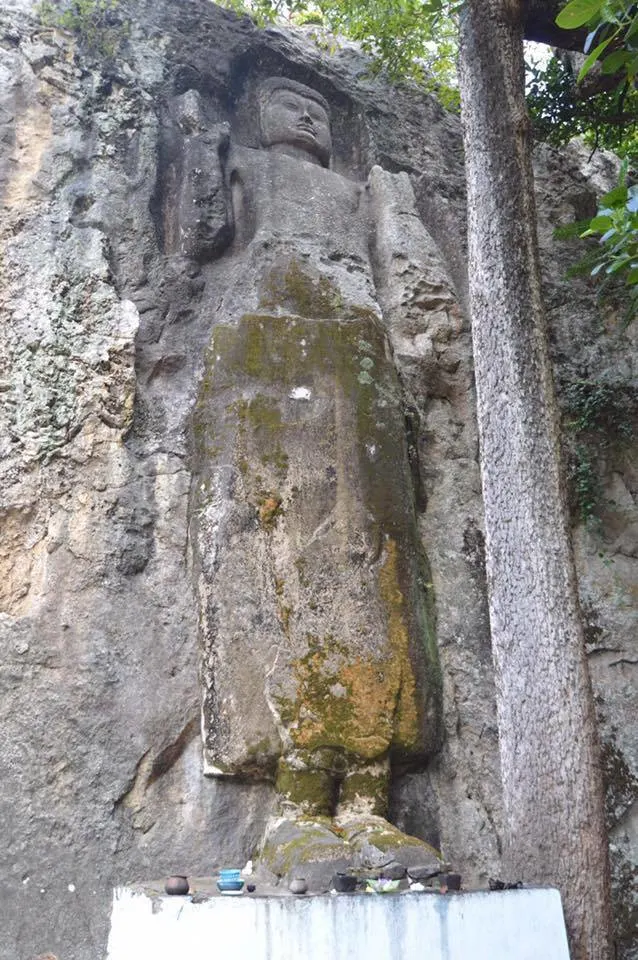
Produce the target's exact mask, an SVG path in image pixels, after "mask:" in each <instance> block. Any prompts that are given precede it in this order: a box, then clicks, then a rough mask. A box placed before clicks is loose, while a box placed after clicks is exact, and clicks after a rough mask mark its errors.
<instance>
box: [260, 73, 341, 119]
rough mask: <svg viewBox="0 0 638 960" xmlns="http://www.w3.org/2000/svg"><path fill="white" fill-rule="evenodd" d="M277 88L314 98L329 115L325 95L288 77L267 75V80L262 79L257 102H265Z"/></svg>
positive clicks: (328, 105) (328, 106)
mask: <svg viewBox="0 0 638 960" xmlns="http://www.w3.org/2000/svg"><path fill="white" fill-rule="evenodd" d="M277 90H292V91H293V93H298V94H300V96H302V97H309V98H310V99H311V100H315V101H316V103H318V104H319V105H320V106H321V107H323V109H324V110H325V111H326V113H327V114H328V117H330V104H329V103H328V101H327V100H326V98H325V97H322V96H321V94H320V93H317V91H316V90H313V89H312V87H307V86H306V85H305V84H304V83H297V81H296V80H289V79H288V77H268V79H267V80H264V82H263V83H262V84H261V85H260V87H259V92H258V98H259V102H260V103H261V104H264V103H267V102H268V100H270V98H271V96H272V95H273V93H275V92H276V91H277Z"/></svg>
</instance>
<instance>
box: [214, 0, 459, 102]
mask: <svg viewBox="0 0 638 960" xmlns="http://www.w3.org/2000/svg"><path fill="white" fill-rule="evenodd" d="M221 2H222V4H223V5H224V6H226V7H229V8H231V9H233V10H235V11H236V12H238V13H247V14H249V15H250V16H251V17H252V18H253V19H254V20H255V21H256V22H257V23H260V24H262V25H263V24H265V23H269V22H272V21H275V20H277V19H283V20H286V21H287V22H289V23H293V24H307V23H311V24H313V25H316V26H318V27H323V28H324V29H325V30H329V31H331V32H333V33H336V34H339V35H341V36H344V37H349V38H350V39H352V40H356V41H357V42H358V43H360V44H361V47H362V49H363V50H364V51H365V52H366V53H368V54H369V55H370V56H371V57H372V60H373V64H374V69H375V70H377V71H378V70H381V69H383V70H385V71H386V73H387V74H388V76H389V77H390V78H391V79H392V80H394V81H401V80H406V79H409V80H413V81H416V82H418V83H421V84H423V85H424V86H425V88H426V89H427V90H430V91H433V92H435V93H437V95H438V96H439V99H440V100H441V102H442V103H443V104H444V106H446V107H448V108H449V109H458V102H459V98H458V90H457V84H456V52H457V41H456V37H457V33H458V26H457V13H458V10H459V8H460V5H461V4H460V0H452V2H449V0H368V2H362V0H315V2H310V3H308V2H304V0H221Z"/></svg>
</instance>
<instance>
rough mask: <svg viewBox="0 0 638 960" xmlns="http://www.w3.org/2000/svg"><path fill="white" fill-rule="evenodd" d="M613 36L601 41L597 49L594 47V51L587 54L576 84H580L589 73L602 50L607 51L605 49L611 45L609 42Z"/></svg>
mask: <svg viewBox="0 0 638 960" xmlns="http://www.w3.org/2000/svg"><path fill="white" fill-rule="evenodd" d="M615 36H616V34H613V35H612V36H611V37H607V39H606V40H603V42H602V43H599V44H598V46H597V47H594V49H593V50H592V52H591V53H590V54H589V56H588V57H587V59H586V60H585V62H584V64H583V65H582V67H581V68H580V70H579V72H578V77H577V82H578V83H580V81H581V80H582V79H583V77H585V76H587V74H588V73H589V71H590V70H591V68H592V67H593V65H594V64H595V63H596V61H597V60H598V58H599V56H600V55H601V53H602V52H603V50H606V49H607V47H608V46H609V44H610V43H611V41H612V40H613V39H614V37H615Z"/></svg>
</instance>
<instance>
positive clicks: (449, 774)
mask: <svg viewBox="0 0 638 960" xmlns="http://www.w3.org/2000/svg"><path fill="white" fill-rule="evenodd" d="M124 21H128V23H129V28H128V29H123V27H122V24H123V23H124ZM108 30H109V31H110V33H109V36H110V38H111V48H112V49H117V50H118V53H117V56H116V57H115V58H114V59H111V58H109V57H105V56H100V55H99V53H98V54H97V55H95V56H93V58H91V55H90V54H88V53H87V52H86V50H83V49H82V48H81V44H79V43H78V41H77V39H74V38H73V37H70V36H69V35H67V34H63V33H60V32H56V31H55V30H52V29H50V28H45V27H43V25H42V24H41V23H39V21H38V20H37V18H36V16H35V14H34V13H33V8H32V6H31V5H30V4H29V3H27V2H21V3H16V2H14V3H8V2H5V3H4V4H3V8H2V11H0V78H1V79H0V125H1V129H0V143H1V144H2V147H1V150H0V192H1V196H2V204H3V217H2V224H1V227H0V231H1V233H2V261H1V263H0V278H1V279H0V310H1V311H2V336H3V342H2V351H1V354H0V355H1V356H2V364H3V369H2V372H1V374H0V390H1V394H0V404H1V413H2V433H1V435H0V444H1V445H2V450H1V453H2V468H1V469H2V480H1V483H0V497H1V500H0V515H1V517H2V534H3V535H2V543H1V544H0V573H1V575H0V584H1V587H0V590H1V592H2V608H1V609H2V614H1V619H0V628H1V630H2V641H3V645H2V648H3V651H4V656H3V658H2V663H1V665H0V691H1V694H2V695H1V698H0V731H1V732H0V824H1V825H2V843H3V849H4V850H5V858H4V861H5V864H6V867H5V869H4V871H3V876H2V896H1V897H0V957H1V958H2V960H4V958H7V960H9V958H11V960H29V958H31V957H32V956H35V955H38V954H43V953H46V952H47V951H51V952H52V953H53V954H55V955H56V956H59V957H60V958H64V960H96V958H98V957H100V956H102V955H103V952H104V946H105V943H106V932H107V921H108V913H109V908H110V888H111V885H112V884H114V883H121V882H125V881H127V880H138V879H144V878H147V877H149V876H158V875H161V874H163V873H165V874H169V873H174V872H176V871H178V872H184V871H186V872H190V873H192V874H193V875H197V874H200V875H201V874H210V873H211V872H212V870H213V869H214V867H215V866H216V865H218V864H222V865H227V866H228V865H241V863H242V862H243V861H244V860H245V859H247V857H248V856H249V855H250V854H251V853H252V852H253V849H254V848H255V847H256V844H257V842H258V840H259V838H260V837H261V835H262V833H263V830H264V826H265V824H266V822H268V820H269V819H270V817H271V815H272V813H273V800H274V797H273V788H272V786H271V785H270V784H268V783H256V784H252V785H249V784H246V783H238V782H235V781H219V780H211V779H207V778H205V777H204V776H203V775H202V760H201V738H200V729H199V726H200V716H199V715H200V688H199V682H198V663H199V654H198V641H197V615H198V614H197V611H198V603H197V597H196V594H195V584H194V577H193V571H192V569H191V568H190V566H189V564H190V560H189V557H190V548H189V543H188V511H189V500H190V497H191V484H192V456H193V448H192V444H191V433H190V423H191V416H192V411H193V407H194V405H195V402H196V399H197V396H198V391H199V389H200V383H201V378H202V374H203V368H204V355H205V348H206V347H207V345H208V344H209V342H210V338H211V333H212V328H213V326H214V325H215V322H216V314H215V305H216V303H217V299H218V297H219V295H220V293H221V291H222V290H223V262H224V258H223V257H222V260H220V261H218V262H217V263H216V264H214V265H208V264H204V265H201V264H199V263H196V262H194V261H193V258H192V257H191V256H190V253H189V251H190V250H191V247H190V246H189V244H191V243H195V242H200V240H201V236H198V237H196V238H195V239H194V240H193V239H192V238H191V239H189V238H186V239H185V240H184V241H183V242H182V241H180V239H179V238H176V236H175V235H174V234H172V233H171V225H174V224H175V222H177V220H178V219H179V217H178V214H177V212H176V211H177V210H178V208H179V207H180V205H182V206H184V205H186V206H188V204H189V202H192V201H193V200H196V201H201V202H202V203H203V202H204V201H205V202H206V203H207V204H209V205H210V203H212V202H213V201H212V200H211V199H210V198H211V196H212V195H213V193H212V192H211V193H205V192H204V193H201V192H198V191H199V185H198V183H197V182H193V181H189V183H188V184H186V186H184V180H183V177H182V174H181V172H180V171H182V170H183V169H184V164H185V163H186V160H185V155H184V153H183V152H182V148H181V147H180V144H181V143H183V139H184V129H185V126H184V125H186V127H188V125H189V124H190V130H191V134H192V137H191V139H193V140H195V139H196V136H195V134H196V124H197V122H199V121H198V119H197V116H195V115H193V116H191V114H192V111H191V114H189V109H190V108H189V102H188V101H184V99H183V95H184V94H186V93H187V91H189V90H193V89H194V90H196V91H198V93H199V96H200V100H201V102H202V103H203V104H204V105H205V107H204V109H205V113H206V122H207V128H208V129H209V130H210V129H212V128H213V127H215V125H217V129H218V131H219V137H218V139H217V140H216V141H214V142H212V143H210V144H208V145H207V144H206V143H203V144H199V145H198V144H196V145H195V146H193V148H192V154H191V158H190V160H188V162H189V163H190V164H191V167H192V165H193V163H195V160H194V159H193V158H196V157H200V158H201V162H202V169H204V170H208V171H210V172H211V175H212V171H213V170H214V169H217V166H216V163H215V164H213V162H212V156H213V155H215V151H217V150H218V149H220V146H219V145H220V144H221V143H223V140H224V135H225V134H224V125H225V124H229V125H231V126H232V130H233V136H234V137H235V138H237V139H238V140H239V142H241V143H243V144H244V145H245V146H247V147H251V146H254V143H253V141H252V140H251V137H252V136H253V133H252V131H253V130H254V127H255V117H254V107H253V105H252V100H251V91H252V90H253V89H254V87H255V85H256V84H257V83H258V82H259V81H260V80H262V79H264V78H265V77H267V76H270V75H272V74H285V75H287V76H289V77H291V78H292V79H296V80H298V81H301V82H304V83H307V84H309V85H311V86H313V87H314V88H315V89H317V90H318V91H320V92H321V93H322V94H323V95H324V96H325V97H326V99H327V100H328V101H329V103H330V104H331V107H332V112H333V118H334V122H333V140H334V145H335V169H336V170H337V171H339V172H342V173H343V174H344V175H347V176H350V177H351V178H352V179H353V180H357V181H364V180H365V178H366V176H367V174H368V172H369V171H370V169H371V168H372V167H373V165H374V164H379V165H380V166H381V167H383V168H384V169H385V170H387V171H389V172H391V173H398V172H401V171H403V172H405V173H407V174H408V175H409V176H410V179H411V181H412V187H413V189H414V194H415V196H416V201H417V206H418V209H419V212H420V215H421V220H422V223H423V224H424V225H425V229H426V231H427V234H428V235H429V237H427V236H426V237H424V236H423V232H422V231H423V227H422V225H421V223H420V222H419V220H418V219H417V218H415V217H414V214H413V212H412V210H411V207H410V204H409V203H407V202H406V199H405V196H404V195H403V194H402V189H403V188H402V187H401V186H400V185H401V183H404V182H405V180H404V178H398V179H395V178H387V179H386V180H384V182H383V184H381V185H380V188H381V186H382V187H383V189H384V190H386V194H385V196H384V198H383V202H382V204H381V209H382V211H383V216H384V217H385V221H384V222H385V224H386V226H385V228H380V229H379V230H378V233H377V236H378V240H377V244H378V251H379V262H380V263H382V264H383V275H384V282H383V285H382V286H383V295H382V296H380V303H381V307H382V310H383V315H384V318H385V321H386V323H387V333H388V337H389V340H390V343H391V345H392V349H393V351H394V360H395V364H396V366H397V369H398V372H399V377H400V380H401V383H402V387H403V390H404V392H405V394H406V397H407V404H406V406H407V409H406V414H407V417H408V421H409V423H410V425H411V429H410V434H409V436H410V438H411V448H412V449H411V460H412V463H413V464H414V465H415V470H414V473H415V476H417V477H418V480H419V483H418V485H417V487H418V498H417V505H418V509H419V529H420V532H421V536H422V541H423V545H424V548H425V550H426V552H427V556H428V559H429V562H430V566H431V576H432V585H433V592H434V596H435V613H436V635H437V642H438V647H439V656H440V660H441V666H442V675H443V714H444V728H445V740H444V744H443V747H442V749H441V751H440V752H439V753H438V754H437V755H436V757H435V759H434V760H432V761H431V762H430V763H429V765H428V767H427V770H426V771H425V772H413V773H407V774H405V776H402V777H400V778H398V779H397V780H396V781H395V783H394V785H393V793H392V818H393V820H394V822H395V823H397V825H398V826H400V827H401V829H403V830H405V831H406V832H407V833H411V834H415V835H417V836H420V837H423V838H424V839H425V840H427V841H429V842H430V843H432V844H433V845H434V846H436V847H437V848H440V849H441V850H442V852H443V855H444V857H445V859H446V860H447V861H449V862H451V863H452V864H453V866H454V868H455V869H458V870H459V872H461V873H462V874H463V876H464V884H467V885H469V884H471V883H472V882H485V881H486V879H487V877H488V876H498V875H499V821H500V800H499V787H498V782H499V779H498V750H497V733H496V724H495V711H494V702H493V681H492V665H491V653H490V642H489V625H488V620H487V609H486V603H485V584H484V572H483V547H482V544H483V540H482V534H481V499H480V477H479V469H478V462H477V436H476V426H475V418H474V407H473V384H472V365H471V351H470V340H469V331H468V326H467V317H466V313H465V310H464V303H465V278H464V266H463V246H464V239H463V170H462V159H461V154H460V132H459V127H458V122H457V120H456V119H455V118H454V117H451V116H449V115H447V114H445V112H444V111H443V110H442V109H441V108H440V107H439V106H438V105H437V104H436V102H435V101H433V100H432V99H431V98H424V97H422V96H420V95H417V94H415V93H413V92H411V91H409V90H407V89H406V90H390V89H389V88H387V87H384V86H383V84H382V83H381V82H379V81H372V80H370V79H369V78H368V76H367V75H366V71H365V63H364V61H363V60H362V59H361V58H360V57H359V55H358V54H357V53H356V52H355V51H353V50H352V49H350V48H349V47H346V48H344V49H343V50H341V51H337V53H336V54H335V55H334V56H332V57H329V56H327V55H326V54H325V53H323V52H321V51H320V50H318V49H316V48H314V47H313V46H311V45H309V44H308V42H307V41H305V40H304V39H303V38H302V37H300V36H295V35H290V34H286V33H283V32H281V31H278V30H267V31H264V32H259V31H257V30H256V29H255V28H254V27H253V26H252V25H251V24H250V23H249V22H248V21H247V20H245V19H244V20H237V19H236V18H234V17H233V16H231V15H230V14H227V13H224V12H222V11H220V10H218V9H217V8H216V7H214V6H213V5H212V4H210V3H208V2H204V0H190V2H188V0H187V2H180V3H179V4H175V3H169V2H165V3H164V2H159V3H158V2H153V3H151V2H150V0H148V2H145V0H139V2H135V3H130V4H129V3H124V2H123V3H122V4H121V5H120V7H119V8H118V13H117V15H116V16H115V17H114V18H113V21H112V23H111V24H110V25H109V27H108ZM180 98H181V99H180ZM189 116H191V119H190V120H189ZM207 146H210V148H211V151H209V152H207V150H206V147H207ZM198 151H199V153H198ZM585 157H586V155H585V154H584V153H582V152H581V151H580V150H579V149H578V148H576V147H575V148H573V149H570V150H568V151H565V152H563V153H559V152H557V151H554V150H550V149H541V150H539V156H538V166H537V173H538V199H539V222H540V228H541V236H540V239H541V245H542V249H543V263H544V270H545V281H546V290H547V296H548V307H549V322H550V330H551V336H552V342H553V348H554V355H555V359H556V365H557V377H558V381H559V384H560V386H561V397H562V402H563V405H564V409H565V411H566V413H565V421H566V440H567V446H568V448H569V450H570V451H571V452H570V462H571V468H572V477H573V478H574V482H573V484H572V486H573V489H574V490H575V491H576V490H577V491H579V492H580V502H581V508H582V506H583V502H584V501H585V503H590V504H591V505H592V506H591V507H590V508H587V509H585V510H584V511H583V510H582V509H581V512H580V513H579V510H578V507H577V504H576V499H575V512H574V519H575V524H576V533H575V543H576V549H577V555H578V562H579V569H580V577H581V592H582V598H583V604H584V609H585V612H586V616H587V622H588V626H589V632H588V637H589V641H590V642H589V654H590V664H591V667H592V678H593V683H594V687H595V692H596V695H597V699H598V703H599V707H600V718H601V729H602V732H603V737H604V739H605V764H606V772H607V774H608V783H609V793H608V797H609V818H610V829H611V839H612V853H613V859H614V864H615V872H616V881H617V887H618V897H617V902H618V915H619V923H620V927H619V929H620V930H621V937H624V941H623V942H622V949H621V956H623V957H624V958H635V957H636V956H637V955H638V954H637V952H636V945H635V943H632V939H631V938H632V930H633V929H634V927H635V917H636V912H635V911H636V905H635V900H634V899H632V898H635V878H636V864H638V806H637V804H636V796H637V785H636V777H637V775H638V725H637V724H636V716H637V715H638V711H637V710H636V696H637V695H636V689H637V682H636V665H637V663H638V646H637V642H638V641H637V634H636V629H635V628H636V601H637V599H638V597H637V595H636V583H637V582H638V576H637V574H638V512H637V510H636V492H637V487H638V460H637V458H636V445H635V441H634V442H633V443H632V441H631V439H630V435H631V430H632V429H633V430H635V428H636V367H635V364H636V359H635V358H636V332H635V324H633V325H632V326H629V327H626V326H624V325H623V322H622V309H621V307H620V306H619V305H618V304H617V303H615V302H614V301H613V299H608V300H607V301H606V302H604V303H602V304H601V305H600V306H597V305H596V303H595V300H594V297H593V295H592V287H591V286H590V284H589V281H588V280H587V279H582V278H581V279H578V280H574V281H567V280H566V279H565V277H564V273H565V268H566V265H567V263H568V261H569V258H570V256H572V255H573V256H578V254H577V253H573V251H572V249H571V248H570V246H569V244H565V243H564V242H563V241H558V240H555V239H554V238H553V236H552V231H553V228H554V227H555V226H556V225H558V224H561V223H566V222H568V221H570V220H571V219H573V218H574V217H576V218H582V217H583V216H586V215H587V213H588V212H589V211H591V210H592V209H593V204H594V193H595V190H594V188H595V186H596V184H597V183H604V182H607V181H608V179H609V177H610V175H611V172H612V171H611V170H609V169H606V168H605V161H604V159H596V160H595V161H594V163H593V164H592V165H590V166H589V167H586V165H585ZM180 177H182V179H180ZM207 182H208V181H207ZM210 182H211V183H212V181H210ZM171 183H173V184H180V183H181V184H182V185H183V189H182V188H180V189H181V192H180V190H177V188H175V189H171ZM189 191H190V192H189ZM416 234H418V235H419V239H418V242H417V241H415V236H416ZM205 237H206V238H207V242H208V243H209V244H211V245H212V246H213V247H214V246H215V244H217V243H221V242H222V240H223V238H222V239H219V237H218V235H217V234H216V233H214V232H213V233H210V232H208V233H206V234H205ZM583 513H584V515H585V516H586V517H587V519H588V522H587V523H584V522H582V520H580V519H579V518H580V517H581V515H582V514H583ZM596 518H598V520H596ZM512 879H514V878H512ZM632 910H633V913H632ZM632 922H633V927H632ZM623 930H624V933H622V931H623Z"/></svg>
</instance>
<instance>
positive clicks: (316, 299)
mask: <svg viewBox="0 0 638 960" xmlns="http://www.w3.org/2000/svg"><path fill="white" fill-rule="evenodd" d="M259 305H260V307H263V308H264V309H265V310H276V309H284V310H286V311H287V312H290V313H294V314H298V315H299V316H300V317H308V318H314V319H331V318H337V317H339V316H342V315H343V298H342V296H341V293H340V292H339V288H338V287H337V286H336V285H335V284H334V283H333V282H332V281H331V280H329V279H328V277H322V276H313V275H312V274H311V273H309V272H307V271H305V270H304V269H303V267H302V265H301V263H300V262H299V261H298V260H296V259H292V260H290V261H289V263H288V264H287V266H286V267H285V268H282V267H275V268H274V269H273V270H271V271H270V273H269V274H268V276H267V278H266V281H265V283H264V292H263V294H262V296H261V299H260V303H259Z"/></svg>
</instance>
